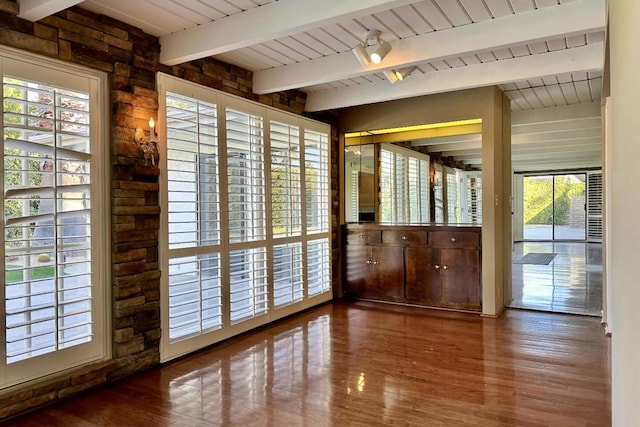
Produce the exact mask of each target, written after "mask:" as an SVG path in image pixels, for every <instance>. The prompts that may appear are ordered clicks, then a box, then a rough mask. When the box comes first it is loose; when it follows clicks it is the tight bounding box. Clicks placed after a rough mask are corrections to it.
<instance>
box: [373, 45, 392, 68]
mask: <svg viewBox="0 0 640 427" xmlns="http://www.w3.org/2000/svg"><path fill="white" fill-rule="evenodd" d="M389 52H391V44H390V43H388V42H382V43H380V46H378V48H377V49H376V50H375V51H374V52H373V53H372V54H371V62H373V63H374V64H379V63H381V62H382V60H383V59H384V57H385V56H387V55H388V54H389Z"/></svg>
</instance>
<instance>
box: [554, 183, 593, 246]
mask: <svg viewBox="0 0 640 427" xmlns="http://www.w3.org/2000/svg"><path fill="white" fill-rule="evenodd" d="M585 181H586V174H583V173H581V174H567V175H556V176H555V177H554V183H553V192H554V203H553V205H554V209H553V212H554V214H553V224H554V225H553V228H554V230H553V238H554V240H585V238H586V229H585V224H586V216H585V206H586V205H585V203H586V200H585V196H586V194H587V191H586V186H585Z"/></svg>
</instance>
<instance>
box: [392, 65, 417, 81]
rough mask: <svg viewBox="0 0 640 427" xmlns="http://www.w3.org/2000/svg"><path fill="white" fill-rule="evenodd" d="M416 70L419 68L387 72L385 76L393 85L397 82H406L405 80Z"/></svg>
mask: <svg viewBox="0 0 640 427" xmlns="http://www.w3.org/2000/svg"><path fill="white" fill-rule="evenodd" d="M416 68H417V67H407V68H402V69H400V70H385V71H384V75H385V76H386V77H387V80H389V82H391V83H392V84H393V83H395V82H397V81H402V80H404V78H405V77H407V76H408V75H409V74H411V73H413V72H414V71H415V70H416Z"/></svg>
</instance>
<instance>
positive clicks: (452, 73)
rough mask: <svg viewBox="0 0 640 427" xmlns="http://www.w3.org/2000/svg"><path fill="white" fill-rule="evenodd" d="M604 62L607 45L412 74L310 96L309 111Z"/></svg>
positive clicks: (598, 66)
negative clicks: (398, 81)
mask: <svg viewBox="0 0 640 427" xmlns="http://www.w3.org/2000/svg"><path fill="white" fill-rule="evenodd" d="M603 63H604V45H603V43H594V44H592V45H586V46H581V47H576V48H573V49H567V50H562V51H554V52H549V53H543V54H539V55H532V56H523V57H518V58H513V59H506V60H503V61H495V62H488V63H484V64H477V65H469V66H467V67H460V68H454V69H450V70H446V71H434V72H429V73H425V74H422V75H415V76H414V75H412V76H410V78H407V79H405V80H404V81H403V82H402V83H401V84H394V85H391V84H389V82H387V81H379V82H374V83H370V84H362V85H357V86H349V87H345V88H340V89H332V90H326V91H322V92H312V93H309V94H308V97H307V103H306V110H307V111H322V110H330V109H334V108H343V107H350V106H353V105H361V104H371V103H374V102H383V101H390V100H395V99H402V98H410V97H414V96H421V95H430V94H434V93H443V92H451V91H455V90H462V89H469V88H474V87H482V86H493V85H499V84H503V83H506V82H511V81H519V80H526V79H529V78H541V77H545V76H551V75H555V74H561V73H571V72H577V71H594V70H599V69H601V68H602V64H603Z"/></svg>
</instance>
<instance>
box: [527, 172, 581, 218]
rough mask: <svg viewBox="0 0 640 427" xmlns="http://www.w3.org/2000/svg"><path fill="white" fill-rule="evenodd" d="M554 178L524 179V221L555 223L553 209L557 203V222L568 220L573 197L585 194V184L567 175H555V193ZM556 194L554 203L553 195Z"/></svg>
mask: <svg viewBox="0 0 640 427" xmlns="http://www.w3.org/2000/svg"><path fill="white" fill-rule="evenodd" d="M553 184H554V179H552V178H549V177H545V178H543V179H535V178H529V179H525V180H524V222H525V224H545V225H550V224H553V223H554V222H553V210H554V205H555V214H556V218H555V223H556V224H563V223H565V222H566V221H567V218H568V216H569V211H570V209H571V198H572V197H574V196H579V195H585V185H584V183H582V182H572V181H571V179H570V178H569V177H567V176H562V177H560V176H559V177H555V194H554V193H553V190H554V189H553ZM552 194H554V195H555V201H554V203H552V200H551V197H552V196H551V195H552Z"/></svg>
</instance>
